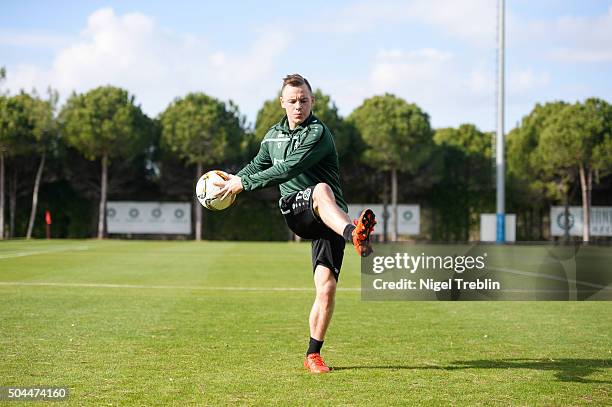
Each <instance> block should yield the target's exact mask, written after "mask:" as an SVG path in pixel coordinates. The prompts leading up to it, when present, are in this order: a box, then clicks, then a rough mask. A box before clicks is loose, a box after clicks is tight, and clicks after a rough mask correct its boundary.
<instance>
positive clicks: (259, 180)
mask: <svg viewBox="0 0 612 407" xmlns="http://www.w3.org/2000/svg"><path fill="white" fill-rule="evenodd" d="M264 144H265V143H264ZM329 151H330V149H329V140H328V138H327V137H325V130H324V128H323V126H320V125H319V126H313V127H312V128H311V129H310V130H309V131H308V133H307V134H306V137H304V140H303V141H302V143H301V144H300V145H299V146H298V147H297V148H296V149H295V150H293V151H292V152H291V153H289V154H288V155H287V157H286V158H285V161H283V162H280V163H276V164H274V165H273V166H271V167H270V168H268V169H266V170H263V171H259V172H256V173H254V174H249V175H246V176H244V177H242V186H243V187H244V190H245V191H253V190H255V189H259V188H265V187H268V186H272V185H278V184H282V183H283V182H286V181H289V180H290V179H292V178H295V177H296V176H297V175H299V174H301V173H302V172H304V171H306V170H307V169H308V168H310V167H312V166H313V165H314V164H316V163H317V162H319V161H320V160H321V159H323V158H324V157H325V156H326V155H328V154H329Z"/></svg>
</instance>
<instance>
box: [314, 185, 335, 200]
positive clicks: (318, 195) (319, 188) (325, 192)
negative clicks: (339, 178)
mask: <svg viewBox="0 0 612 407" xmlns="http://www.w3.org/2000/svg"><path fill="white" fill-rule="evenodd" d="M333 196H334V191H332V189H331V188H330V186H329V185H327V184H326V183H324V182H320V183H318V184H317V185H315V187H314V190H313V192H312V199H314V200H319V199H323V198H329V197H333Z"/></svg>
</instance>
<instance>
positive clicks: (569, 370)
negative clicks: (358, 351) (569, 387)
mask: <svg viewBox="0 0 612 407" xmlns="http://www.w3.org/2000/svg"><path fill="white" fill-rule="evenodd" d="M611 367H612V359H492V360H459V361H455V362H451V363H450V364H449V365H441V366H427V365H425V366H409V365H405V366H401V365H399V366H393V365H389V366H338V367H334V368H333V370H335V371H340V370H353V369H389V370H399V369H407V370H465V369H533V370H551V371H555V377H556V378H557V379H558V380H560V381H562V382H578V383H603V384H612V381H609V380H591V379H587V378H585V377H586V376H589V375H591V374H593V373H600V372H604V371H605V370H606V369H610V368H611Z"/></svg>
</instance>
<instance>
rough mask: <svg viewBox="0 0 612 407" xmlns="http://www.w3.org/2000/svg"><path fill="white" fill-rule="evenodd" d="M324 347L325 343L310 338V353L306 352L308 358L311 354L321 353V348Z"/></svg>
mask: <svg viewBox="0 0 612 407" xmlns="http://www.w3.org/2000/svg"><path fill="white" fill-rule="evenodd" d="M322 346H323V341H317V340H316V339H315V338H313V337H311V338H310V343H309V344H308V351H307V352H306V356H308V355H310V354H311V353H321V347H322Z"/></svg>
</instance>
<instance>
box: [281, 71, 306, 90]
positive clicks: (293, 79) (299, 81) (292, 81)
mask: <svg viewBox="0 0 612 407" xmlns="http://www.w3.org/2000/svg"><path fill="white" fill-rule="evenodd" d="M287 85H290V86H294V87H299V86H302V85H306V86H307V87H308V90H309V91H310V94H312V88H311V87H310V83H308V80H307V79H306V78H304V77H303V76H302V75H300V74H298V73H293V74H291V75H287V76H285V77H284V78H283V87H282V88H281V93H283V89H285V86H287Z"/></svg>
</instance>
